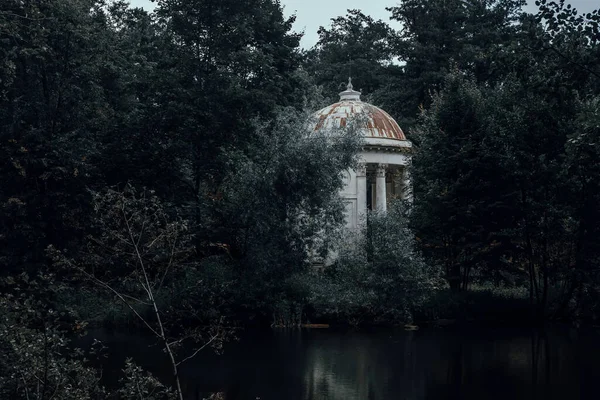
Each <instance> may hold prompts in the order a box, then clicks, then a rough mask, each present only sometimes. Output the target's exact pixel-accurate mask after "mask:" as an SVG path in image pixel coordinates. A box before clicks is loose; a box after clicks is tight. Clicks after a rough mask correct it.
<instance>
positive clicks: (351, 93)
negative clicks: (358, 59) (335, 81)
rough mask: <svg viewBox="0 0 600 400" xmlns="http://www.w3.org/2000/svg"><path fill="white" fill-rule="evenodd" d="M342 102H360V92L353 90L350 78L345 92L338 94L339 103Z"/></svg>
mask: <svg viewBox="0 0 600 400" xmlns="http://www.w3.org/2000/svg"><path fill="white" fill-rule="evenodd" d="M344 100H355V101H360V92H357V91H356V90H354V87H353V86H352V77H348V85H347V86H346V90H344V91H343V92H341V93H340V101H344Z"/></svg>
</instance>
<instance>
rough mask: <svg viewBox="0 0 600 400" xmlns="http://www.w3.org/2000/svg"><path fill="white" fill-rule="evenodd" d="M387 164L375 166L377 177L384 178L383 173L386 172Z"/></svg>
mask: <svg viewBox="0 0 600 400" xmlns="http://www.w3.org/2000/svg"><path fill="white" fill-rule="evenodd" d="M387 166H388V165H387V164H377V176H378V177H385V172H386V170H387Z"/></svg>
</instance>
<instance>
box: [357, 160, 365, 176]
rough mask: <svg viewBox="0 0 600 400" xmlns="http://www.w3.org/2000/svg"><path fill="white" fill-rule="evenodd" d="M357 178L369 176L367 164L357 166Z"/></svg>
mask: <svg viewBox="0 0 600 400" xmlns="http://www.w3.org/2000/svg"><path fill="white" fill-rule="evenodd" d="M356 176H367V164H366V163H358V165H357V166H356Z"/></svg>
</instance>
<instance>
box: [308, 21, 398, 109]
mask: <svg viewBox="0 0 600 400" xmlns="http://www.w3.org/2000/svg"><path fill="white" fill-rule="evenodd" d="M331 21H332V23H331V27H330V28H325V27H320V28H319V31H318V33H319V41H318V42H317V44H316V45H315V47H314V48H313V49H311V50H309V51H308V52H307V60H306V62H305V65H306V68H307V70H308V71H309V72H310V74H311V76H312V77H313V79H314V82H315V83H316V84H317V85H323V87H324V90H325V95H326V96H327V97H328V98H329V99H330V100H337V94H338V92H341V91H343V90H345V82H346V81H347V79H348V77H349V76H350V77H352V79H353V80H354V81H355V82H356V83H357V84H358V85H360V90H361V91H363V92H364V93H365V94H368V95H369V96H371V95H372V96H373V97H374V98H376V99H379V97H378V95H377V93H378V91H380V90H383V89H384V88H387V87H388V85H390V83H391V82H390V81H391V80H392V79H393V77H394V75H395V74H398V73H399V71H400V67H399V66H398V65H395V64H394V63H393V61H394V57H395V56H396V54H395V53H394V51H393V48H392V44H393V42H394V36H395V32H394V31H393V29H391V28H390V26H389V25H388V24H387V23H385V22H383V21H381V20H377V21H376V20H374V19H373V18H371V17H370V16H367V15H365V14H363V13H362V12H361V11H360V10H348V13H347V14H346V16H343V17H337V18H332V20H331Z"/></svg>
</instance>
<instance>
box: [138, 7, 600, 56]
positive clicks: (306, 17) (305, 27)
mask: <svg viewBox="0 0 600 400" xmlns="http://www.w3.org/2000/svg"><path fill="white" fill-rule="evenodd" d="M129 1H130V3H131V5H132V6H134V7H143V8H145V9H146V10H148V11H151V10H153V9H154V3H152V2H151V1H150V0H129ZM566 2H567V3H571V5H573V6H574V7H575V8H577V10H578V11H579V12H580V13H582V12H590V11H592V10H593V9H595V8H600V4H599V2H598V0H570V1H569V0H566ZM397 3H398V1H395V0H281V4H282V5H283V7H284V10H283V11H284V14H285V15H286V16H289V15H291V14H293V13H296V23H295V24H294V30H295V31H297V32H299V31H304V37H303V38H302V42H301V45H302V47H304V48H310V47H312V46H313V45H314V44H315V43H316V42H317V40H318V38H319V37H318V35H317V30H318V29H319V27H320V26H329V25H330V23H331V18H335V17H338V16H340V15H345V14H346V10H348V9H354V8H357V9H359V10H361V11H362V12H363V13H364V14H366V15H370V16H371V17H373V18H374V19H376V20H377V19H381V20H383V21H386V22H389V23H390V25H391V26H392V27H393V28H395V29H398V28H399V25H398V23H397V22H395V21H390V20H389V18H390V13H389V12H387V11H386V9H385V7H391V6H394V5H396V4H397ZM527 3H528V4H529V5H528V6H527V8H526V10H527V11H529V12H535V11H537V7H536V6H535V0H527Z"/></svg>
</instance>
